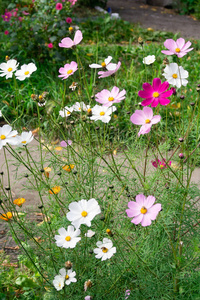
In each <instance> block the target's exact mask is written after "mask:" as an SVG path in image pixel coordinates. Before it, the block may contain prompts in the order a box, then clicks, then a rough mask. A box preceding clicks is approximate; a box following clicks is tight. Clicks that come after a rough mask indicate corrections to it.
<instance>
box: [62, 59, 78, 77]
mask: <svg viewBox="0 0 200 300" xmlns="http://www.w3.org/2000/svg"><path fill="white" fill-rule="evenodd" d="M77 69H78V67H77V63H76V62H75V61H72V62H71V63H70V64H65V65H64V68H60V69H59V73H60V74H61V75H58V77H63V78H62V79H67V78H68V77H69V76H70V75H73V74H74V72H76V70H77Z"/></svg>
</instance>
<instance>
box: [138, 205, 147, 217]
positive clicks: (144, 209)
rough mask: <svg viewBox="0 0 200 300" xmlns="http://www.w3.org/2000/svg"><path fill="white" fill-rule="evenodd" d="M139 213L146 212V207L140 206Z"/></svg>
mask: <svg viewBox="0 0 200 300" xmlns="http://www.w3.org/2000/svg"><path fill="white" fill-rule="evenodd" d="M140 212H141V214H144V215H145V214H146V213H147V209H146V207H144V206H142V208H141V209H140Z"/></svg>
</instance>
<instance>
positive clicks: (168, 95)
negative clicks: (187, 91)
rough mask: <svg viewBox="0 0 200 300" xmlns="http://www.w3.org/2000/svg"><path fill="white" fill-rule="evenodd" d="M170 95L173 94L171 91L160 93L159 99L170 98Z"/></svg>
mask: <svg viewBox="0 0 200 300" xmlns="http://www.w3.org/2000/svg"><path fill="white" fill-rule="evenodd" d="M172 94H173V91H172V90H169V91H166V92H164V93H162V95H161V97H165V98H167V97H170V96H171V95H172Z"/></svg>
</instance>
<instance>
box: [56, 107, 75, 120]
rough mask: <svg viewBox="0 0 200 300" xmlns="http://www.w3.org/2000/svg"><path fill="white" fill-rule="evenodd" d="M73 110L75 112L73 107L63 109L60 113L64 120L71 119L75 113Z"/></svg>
mask: <svg viewBox="0 0 200 300" xmlns="http://www.w3.org/2000/svg"><path fill="white" fill-rule="evenodd" d="M73 110H74V108H73V106H72V107H68V106H65V107H64V108H63V110H60V111H59V115H60V116H61V117H63V118H64V117H69V116H70V115H71V113H72V112H73Z"/></svg>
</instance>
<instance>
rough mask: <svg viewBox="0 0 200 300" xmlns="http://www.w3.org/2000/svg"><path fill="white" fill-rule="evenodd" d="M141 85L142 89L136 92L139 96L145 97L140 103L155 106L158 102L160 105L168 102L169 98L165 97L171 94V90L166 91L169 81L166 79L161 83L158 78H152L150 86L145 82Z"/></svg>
mask: <svg viewBox="0 0 200 300" xmlns="http://www.w3.org/2000/svg"><path fill="white" fill-rule="evenodd" d="M142 87H143V89H144V90H143V91H139V92H138V96H139V97H141V98H145V100H143V101H142V103H141V105H143V106H146V105H149V104H151V107H156V106H157V105H158V104H159V103H160V104H161V105H167V104H169V103H170V100H169V99H167V97H170V96H171V95H172V94H173V91H172V90H169V91H166V90H167V89H168V87H169V83H168V82H167V81H164V82H163V83H161V80H160V78H154V79H153V85H152V86H151V85H150V83H147V82H145V83H144V84H143V85H142Z"/></svg>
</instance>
